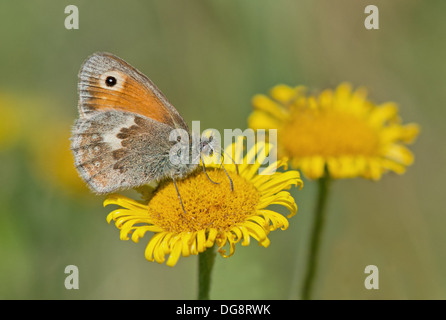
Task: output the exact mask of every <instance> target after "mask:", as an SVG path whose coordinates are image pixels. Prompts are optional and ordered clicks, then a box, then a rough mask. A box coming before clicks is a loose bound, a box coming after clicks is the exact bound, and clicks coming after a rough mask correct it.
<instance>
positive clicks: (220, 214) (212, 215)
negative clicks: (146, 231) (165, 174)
mask: <svg viewBox="0 0 446 320" xmlns="http://www.w3.org/2000/svg"><path fill="white" fill-rule="evenodd" d="M207 173H208V175H209V176H210V178H211V179H212V181H215V182H218V183H219V184H214V183H212V182H211V181H209V179H208V178H207V177H206V174H205V173H204V172H196V173H195V174H193V175H192V176H189V177H187V178H186V179H184V180H181V181H177V186H178V190H179V193H180V195H181V200H182V201H183V204H184V207H185V209H186V213H185V212H184V211H183V209H182V207H181V203H180V199H179V198H178V195H177V192H176V190H175V186H174V184H173V181H169V182H166V183H164V184H162V185H161V186H160V187H159V188H158V190H157V191H156V192H155V195H154V196H153V198H152V199H151V200H150V202H149V204H148V211H149V215H150V217H151V219H152V220H153V223H154V224H155V225H158V226H160V227H161V228H163V229H164V230H166V231H170V232H176V233H180V232H183V231H199V230H206V229H208V228H215V229H217V230H219V231H227V230H229V229H231V228H232V227H234V225H235V224H237V223H239V222H242V221H244V220H245V218H246V217H247V216H249V215H251V214H253V213H254V212H255V209H256V206H257V204H258V202H259V199H260V194H259V192H258V191H257V189H256V188H255V187H254V185H253V184H251V183H249V182H248V181H246V180H245V179H244V178H242V177H241V176H239V175H237V174H236V173H233V172H229V175H230V177H231V179H232V181H233V184H234V191H231V186H230V182H229V179H228V177H227V176H226V174H225V172H224V171H222V170H216V169H207Z"/></svg>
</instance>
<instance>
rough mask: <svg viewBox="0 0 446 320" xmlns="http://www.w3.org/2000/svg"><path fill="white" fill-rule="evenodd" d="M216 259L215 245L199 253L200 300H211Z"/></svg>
mask: <svg viewBox="0 0 446 320" xmlns="http://www.w3.org/2000/svg"><path fill="white" fill-rule="evenodd" d="M214 260H215V250H214V247H212V248H207V249H206V250H205V251H203V252H201V253H199V254H198V300H209V291H210V288H211V273H212V268H213V266H214Z"/></svg>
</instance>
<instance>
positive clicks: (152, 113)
mask: <svg viewBox="0 0 446 320" xmlns="http://www.w3.org/2000/svg"><path fill="white" fill-rule="evenodd" d="M78 90H79V113H80V115H81V117H88V115H89V114H90V113H91V112H94V111H107V110H121V111H127V112H132V113H136V114H140V115H144V116H146V117H148V118H150V119H153V120H155V121H158V122H161V123H165V124H167V125H169V126H171V127H173V128H182V129H185V130H187V131H189V129H188V127H187V124H186V123H185V121H184V120H183V118H182V117H181V116H180V114H179V113H178V111H177V110H176V109H175V107H174V106H172V105H171V104H170V102H169V101H168V100H167V99H166V97H165V96H164V94H163V93H162V92H161V91H160V90H159V89H158V88H157V86H156V85H155V84H154V83H153V82H152V81H151V80H150V79H149V78H147V77H146V76H145V75H144V74H142V73H141V72H139V71H138V70H136V69H135V68H133V67H132V66H131V65H129V64H128V63H127V62H125V61H124V60H122V59H120V58H118V57H116V56H114V55H112V54H110V53H95V54H93V55H91V56H90V57H88V58H87V60H86V61H85V62H84V63H83V65H82V67H81V70H80V72H79V85H78Z"/></svg>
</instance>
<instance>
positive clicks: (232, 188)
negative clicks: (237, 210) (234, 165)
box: [221, 162, 234, 192]
mask: <svg viewBox="0 0 446 320" xmlns="http://www.w3.org/2000/svg"><path fill="white" fill-rule="evenodd" d="M221 167H222V168H223V171H224V172H225V173H226V176H227V177H228V179H229V182H230V183H231V192H233V191H234V183H233V182H232V179H231V177H230V176H229V173H228V171H226V169H225V166H224V165H223V162H222V163H221Z"/></svg>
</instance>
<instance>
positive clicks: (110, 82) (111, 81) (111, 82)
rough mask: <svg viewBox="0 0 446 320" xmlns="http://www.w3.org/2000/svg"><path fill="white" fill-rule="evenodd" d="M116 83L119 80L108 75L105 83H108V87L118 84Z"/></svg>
mask: <svg viewBox="0 0 446 320" xmlns="http://www.w3.org/2000/svg"><path fill="white" fill-rule="evenodd" d="M116 83H118V81H117V80H116V78H115V77H112V76H108V77H107V79H105V84H106V85H107V87H113V86H115V85H116Z"/></svg>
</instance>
